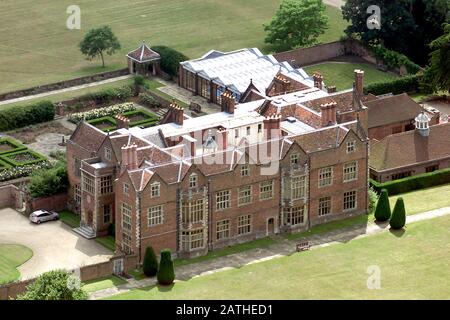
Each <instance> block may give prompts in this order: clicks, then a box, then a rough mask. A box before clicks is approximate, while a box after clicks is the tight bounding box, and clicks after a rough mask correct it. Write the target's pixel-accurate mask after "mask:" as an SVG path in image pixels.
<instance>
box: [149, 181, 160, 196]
mask: <svg viewBox="0 0 450 320" xmlns="http://www.w3.org/2000/svg"><path fill="white" fill-rule="evenodd" d="M150 195H151V197H152V198H156V197H159V196H160V195H161V184H160V183H159V182H155V183H152V184H151V186H150Z"/></svg>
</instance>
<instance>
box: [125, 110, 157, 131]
mask: <svg viewBox="0 0 450 320" xmlns="http://www.w3.org/2000/svg"><path fill="white" fill-rule="evenodd" d="M122 115H123V116H124V117H126V118H128V119H130V127H135V126H139V125H145V126H146V127H150V126H152V125H155V124H157V123H158V122H159V120H160V119H159V117H158V116H157V115H156V114H154V113H151V112H149V111H146V110H135V111H129V112H125V113H123V114H122Z"/></svg>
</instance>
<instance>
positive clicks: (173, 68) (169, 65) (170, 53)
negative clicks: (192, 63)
mask: <svg viewBox="0 0 450 320" xmlns="http://www.w3.org/2000/svg"><path fill="white" fill-rule="evenodd" d="M152 50H154V51H156V52H158V53H159V55H160V56H161V69H162V70H163V71H164V72H166V73H168V74H169V75H171V76H177V75H178V68H179V66H180V62H183V61H186V60H189V58H188V57H187V56H185V55H184V54H182V53H181V52H178V51H177V50H175V49H172V48H170V47H167V46H154V47H152Z"/></svg>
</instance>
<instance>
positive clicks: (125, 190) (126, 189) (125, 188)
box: [123, 182, 130, 195]
mask: <svg viewBox="0 0 450 320" xmlns="http://www.w3.org/2000/svg"><path fill="white" fill-rule="evenodd" d="M123 193H124V194H126V195H129V194H130V185H129V184H128V183H125V182H124V183H123Z"/></svg>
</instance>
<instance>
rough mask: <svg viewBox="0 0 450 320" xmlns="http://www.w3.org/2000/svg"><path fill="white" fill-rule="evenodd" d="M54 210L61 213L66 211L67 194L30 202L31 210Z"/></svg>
mask: <svg viewBox="0 0 450 320" xmlns="http://www.w3.org/2000/svg"><path fill="white" fill-rule="evenodd" d="M40 209H46V210H54V211H61V210H64V209H67V193H60V194H55V195H52V196H49V197H44V198H37V199H32V200H31V210H32V211H35V210H40Z"/></svg>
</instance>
